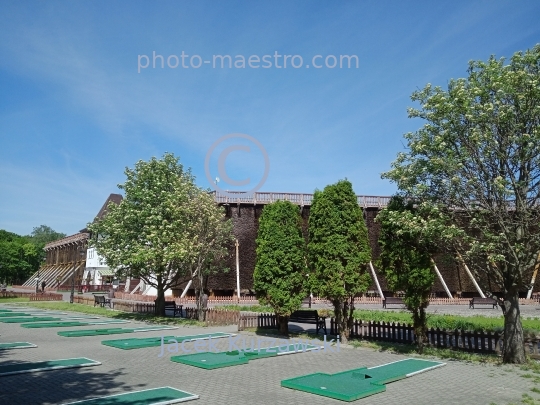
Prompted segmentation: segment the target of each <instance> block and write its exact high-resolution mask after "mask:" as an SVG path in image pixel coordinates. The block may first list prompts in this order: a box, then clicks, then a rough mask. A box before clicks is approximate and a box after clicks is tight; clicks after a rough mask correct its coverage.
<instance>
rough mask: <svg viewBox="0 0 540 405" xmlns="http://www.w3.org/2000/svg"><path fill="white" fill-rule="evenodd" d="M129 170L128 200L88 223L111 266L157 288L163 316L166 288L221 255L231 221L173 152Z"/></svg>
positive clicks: (94, 242)
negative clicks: (100, 217) (99, 218)
mask: <svg viewBox="0 0 540 405" xmlns="http://www.w3.org/2000/svg"><path fill="white" fill-rule="evenodd" d="M125 174H126V176H127V180H126V182H125V183H124V184H122V185H119V188H120V189H122V190H124V191H125V197H124V199H123V200H122V202H121V203H120V204H118V205H116V204H109V206H108V212H107V215H106V216H105V217H104V218H103V219H101V220H100V221H96V222H94V223H92V224H88V228H89V229H90V230H91V232H92V233H93V238H92V240H91V241H90V243H91V245H92V246H95V247H96V248H97V251H98V253H99V254H100V255H101V256H103V257H104V258H105V260H106V261H107V264H108V265H109V266H110V267H111V268H117V269H118V270H117V271H118V272H119V273H120V274H123V275H130V276H133V277H137V278H141V279H143V280H144V281H145V283H147V284H148V285H151V286H153V287H155V288H156V290H157V300H156V312H157V313H158V314H160V315H164V314H165V291H166V290H168V289H170V288H171V287H172V286H174V285H176V284H177V282H178V281H179V280H183V279H186V278H187V279H190V278H193V277H196V276H197V274H201V273H203V272H204V269H205V267H207V266H209V263H210V262H211V261H213V260H214V259H217V258H219V257H220V256H221V255H222V253H223V251H224V248H225V244H226V243H227V241H230V240H231V239H232V231H231V229H232V228H231V224H230V222H229V221H227V220H225V216H224V214H223V212H222V210H221V209H220V208H219V207H218V206H217V205H216V204H215V202H214V200H213V198H212V196H211V195H210V194H209V192H208V191H206V190H202V189H200V188H198V187H197V186H196V185H195V179H194V177H193V175H192V174H191V171H190V170H184V167H183V166H182V164H180V162H179V160H178V158H176V157H175V156H174V155H173V154H170V153H166V154H165V155H164V156H163V158H162V159H156V158H152V159H151V160H150V161H148V162H145V161H139V162H137V163H136V165H135V168H134V169H129V168H126V170H125Z"/></svg>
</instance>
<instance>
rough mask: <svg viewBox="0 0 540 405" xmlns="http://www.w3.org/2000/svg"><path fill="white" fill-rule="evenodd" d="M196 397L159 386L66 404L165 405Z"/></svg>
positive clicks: (196, 397) (195, 397)
mask: <svg viewBox="0 0 540 405" xmlns="http://www.w3.org/2000/svg"><path fill="white" fill-rule="evenodd" d="M198 398H199V396H198V395H195V394H191V393H189V392H186V391H181V390H177V389H176V388H171V387H160V388H153V389H149V390H142V391H134V392H126V393H125V394H116V395H108V396H104V397H98V398H92V399H87V400H84V401H77V402H70V403H69V404H67V405H75V404H78V405H158V404H159V405H166V404H176V403H179V402H185V401H190V400H192V399H198Z"/></svg>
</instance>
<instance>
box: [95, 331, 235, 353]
mask: <svg viewBox="0 0 540 405" xmlns="http://www.w3.org/2000/svg"><path fill="white" fill-rule="evenodd" d="M230 336H235V335H234V334H232V333H223V332H215V333H208V334H200V335H191V336H158V337H151V338H132V339H115V340H103V341H102V342H101V344H102V345H105V346H111V347H116V348H117V349H123V350H130V349H142V348H145V347H156V346H161V345H162V344H163V345H166V344H169V343H171V342H169V340H173V341H176V343H181V342H190V341H194V340H205V339H219V338H224V337H230Z"/></svg>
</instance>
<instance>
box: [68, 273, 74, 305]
mask: <svg viewBox="0 0 540 405" xmlns="http://www.w3.org/2000/svg"><path fill="white" fill-rule="evenodd" d="M74 295H75V272H73V273H72V274H71V295H70V296H69V303H70V304H73V299H74Z"/></svg>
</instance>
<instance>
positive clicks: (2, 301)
mask: <svg viewBox="0 0 540 405" xmlns="http://www.w3.org/2000/svg"><path fill="white" fill-rule="evenodd" d="M12 302H30V298H24V297H20V298H1V297H0V304H10V303H12Z"/></svg>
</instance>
